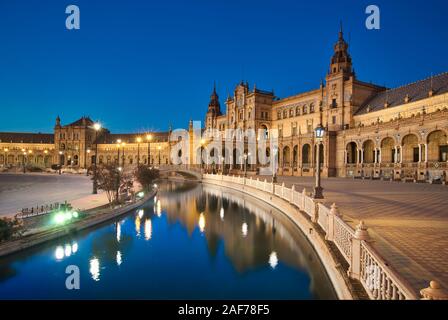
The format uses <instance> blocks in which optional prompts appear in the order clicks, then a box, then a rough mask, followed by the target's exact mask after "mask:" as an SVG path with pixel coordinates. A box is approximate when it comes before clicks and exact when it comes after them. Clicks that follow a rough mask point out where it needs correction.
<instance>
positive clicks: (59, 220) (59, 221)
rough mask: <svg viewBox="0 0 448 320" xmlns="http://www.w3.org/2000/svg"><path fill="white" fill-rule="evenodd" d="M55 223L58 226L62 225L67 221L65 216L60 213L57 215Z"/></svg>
mask: <svg viewBox="0 0 448 320" xmlns="http://www.w3.org/2000/svg"><path fill="white" fill-rule="evenodd" d="M54 221H55V222H56V223H57V224H62V223H64V221H65V214H64V213H63V212H58V213H56V215H55V216H54Z"/></svg>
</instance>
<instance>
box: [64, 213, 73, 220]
mask: <svg viewBox="0 0 448 320" xmlns="http://www.w3.org/2000/svg"><path fill="white" fill-rule="evenodd" d="M71 219H72V213H71V212H66V213H65V220H71Z"/></svg>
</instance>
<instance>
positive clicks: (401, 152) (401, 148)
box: [400, 146, 403, 163]
mask: <svg viewBox="0 0 448 320" xmlns="http://www.w3.org/2000/svg"><path fill="white" fill-rule="evenodd" d="M400 163H403V146H400Z"/></svg>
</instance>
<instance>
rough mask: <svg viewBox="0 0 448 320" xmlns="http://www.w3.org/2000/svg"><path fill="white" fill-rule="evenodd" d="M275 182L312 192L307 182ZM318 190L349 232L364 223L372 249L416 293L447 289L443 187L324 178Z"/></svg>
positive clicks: (447, 189)
mask: <svg viewBox="0 0 448 320" xmlns="http://www.w3.org/2000/svg"><path fill="white" fill-rule="evenodd" d="M260 178H262V179H264V178H265V177H260ZM267 180H268V181H269V180H270V179H267ZM278 181H279V183H281V182H285V185H286V186H288V187H290V186H291V185H292V184H294V185H295V188H296V190H303V188H306V189H307V191H309V192H311V190H312V187H313V186H314V179H313V178H308V177H278ZM322 186H323V188H324V197H325V202H326V204H327V205H328V206H330V205H331V203H333V202H335V203H336V204H337V206H338V207H339V209H340V211H341V213H342V214H343V215H344V220H346V221H347V222H348V223H349V224H351V225H352V226H353V227H354V226H355V225H356V224H357V223H358V221H359V220H364V222H365V223H366V224H367V226H368V227H369V233H370V235H371V237H372V238H373V239H374V243H373V245H374V246H375V247H376V248H377V250H378V251H379V252H380V253H381V255H382V256H383V257H384V258H385V260H386V262H388V263H389V265H391V266H392V267H393V268H394V269H396V270H397V271H398V272H399V274H400V275H401V276H402V277H403V278H405V279H406V280H407V281H408V282H409V283H410V284H411V285H412V287H413V288H414V289H415V291H416V292H417V293H418V291H419V290H420V289H421V288H424V287H427V286H428V283H429V281H430V280H438V281H439V282H440V283H441V284H442V285H443V286H444V287H445V288H448V186H443V185H430V184H414V183H401V182H385V181H378V180H375V181H370V180H353V179H344V178H327V179H325V178H324V179H322Z"/></svg>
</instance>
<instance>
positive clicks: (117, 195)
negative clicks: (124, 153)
mask: <svg viewBox="0 0 448 320" xmlns="http://www.w3.org/2000/svg"><path fill="white" fill-rule="evenodd" d="M121 170H123V168H122V167H118V168H117V190H116V192H117V193H116V201H117V203H118V202H119V197H120V173H121Z"/></svg>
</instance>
